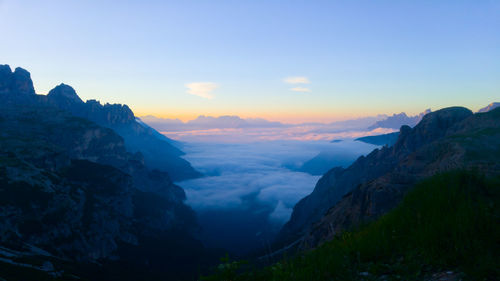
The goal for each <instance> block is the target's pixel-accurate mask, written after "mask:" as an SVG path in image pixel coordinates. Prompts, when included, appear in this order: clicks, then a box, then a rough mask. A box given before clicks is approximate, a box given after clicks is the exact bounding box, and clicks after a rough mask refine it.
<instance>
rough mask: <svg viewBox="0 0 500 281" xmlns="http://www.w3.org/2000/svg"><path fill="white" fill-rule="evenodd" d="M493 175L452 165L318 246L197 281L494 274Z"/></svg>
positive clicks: (498, 193)
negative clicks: (261, 266)
mask: <svg viewBox="0 0 500 281" xmlns="http://www.w3.org/2000/svg"><path fill="white" fill-rule="evenodd" d="M499 204H500V177H496V178H489V179H485V178H484V177H481V176H479V175H478V174H477V173H474V172H465V171H455V172H448V173H445V174H439V175H435V176H433V177H431V178H429V179H427V180H424V181H422V182H419V183H418V184H417V185H416V186H414V188H413V189H412V190H411V191H410V192H409V193H408V194H407V195H406V196H405V197H404V199H403V200H402V202H401V204H399V205H398V206H397V207H396V208H395V209H393V210H392V211H390V212H389V213H387V214H386V215H384V216H382V217H381V218H379V219H378V220H377V221H375V222H372V223H369V224H367V225H364V226H358V227H356V228H353V229H351V231H344V232H342V233H341V234H339V235H337V236H335V237H334V238H333V239H332V240H330V241H329V242H326V243H324V244H322V245H321V246H319V247H318V248H316V249H314V250H311V251H308V252H305V253H303V254H302V255H299V256H297V257H295V258H292V259H283V260H281V261H280V262H278V263H275V264H273V265H272V266H269V267H266V268H264V269H258V270H254V269H251V267H248V266H247V265H245V264H243V263H240V262H233V263H230V262H228V263H225V264H223V265H221V266H219V267H218V270H217V271H216V273H215V274H214V275H212V276H209V277H207V278H206V279H205V280H252V281H253V280H296V281H299V280H304V281H314V280H318V281H320V280H419V281H420V280H432V281H437V280H499V278H500V270H499V269H500V256H499V253H500V245H499V244H498V237H500V225H499V224H498V217H499V216H500V211H499V210H500V209H499Z"/></svg>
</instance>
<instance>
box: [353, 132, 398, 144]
mask: <svg viewBox="0 0 500 281" xmlns="http://www.w3.org/2000/svg"><path fill="white" fill-rule="evenodd" d="M398 136H399V132H394V133H389V134H383V135H376V136H366V137H361V138H357V139H355V140H357V141H362V142H365V143H369V144H374V145H387V146H392V145H394V144H395V143H396V141H397V140H398Z"/></svg>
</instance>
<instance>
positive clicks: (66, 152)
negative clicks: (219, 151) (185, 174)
mask: <svg viewBox="0 0 500 281" xmlns="http://www.w3.org/2000/svg"><path fill="white" fill-rule="evenodd" d="M16 73H17V74H12V73H10V72H9V73H8V75H10V78H9V79H2V78H5V77H0V97H2V98H3V99H2V100H0V279H2V280H44V279H45V280H51V279H53V278H59V279H60V280H71V279H75V278H76V277H78V278H83V280H158V279H163V280H177V279H191V278H196V276H197V274H198V272H199V270H202V269H203V267H204V265H206V264H207V261H209V260H212V257H209V256H208V253H207V251H206V250H205V249H204V248H203V246H202V245H201V243H200V242H198V241H197V240H196V239H194V238H193V236H195V234H196V231H197V229H198V226H197V224H196V220H195V214H194V212H193V211H192V210H191V208H189V207H188V206H187V205H185V204H184V201H185V193H184V191H183V190H182V188H180V187H179V186H177V185H175V184H173V182H172V181H171V179H170V177H169V175H168V174H167V173H166V172H162V171H158V170H152V169H150V168H149V167H148V166H147V165H146V164H145V161H144V158H143V157H142V155H141V154H140V153H130V152H129V151H128V150H127V147H126V143H125V142H124V140H123V138H122V137H121V136H120V135H118V134H117V133H116V132H115V131H113V130H111V129H109V128H106V127H103V126H100V125H98V124H96V123H94V122H92V121H89V120H87V119H84V118H80V117H76V116H74V115H73V114H71V113H70V112H68V111H65V110H62V109H60V108H58V107H55V106H53V105H50V104H48V103H43V102H40V101H39V100H40V99H41V97H40V96H38V95H36V94H35V93H34V91H33V87H32V84H31V79H29V73H27V72H25V71H23V70H20V69H18V70H16ZM4 74H5V73H4ZM6 81H7V82H6ZM42 98H43V97H42ZM110 116H113V115H110ZM75 276H76V277H75ZM76 279H77V278H76Z"/></svg>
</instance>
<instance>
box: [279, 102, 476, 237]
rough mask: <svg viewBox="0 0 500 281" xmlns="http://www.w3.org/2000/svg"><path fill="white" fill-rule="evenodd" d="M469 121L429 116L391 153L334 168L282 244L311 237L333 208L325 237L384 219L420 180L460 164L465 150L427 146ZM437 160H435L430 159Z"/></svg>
mask: <svg viewBox="0 0 500 281" xmlns="http://www.w3.org/2000/svg"><path fill="white" fill-rule="evenodd" d="M471 116H472V112H471V111H470V110H468V109H466V108H462V107H451V108H445V109H442V110H438V111H436V112H433V113H428V114H426V115H425V116H424V117H423V119H422V121H420V123H418V124H417V125H416V126H415V127H414V128H413V129H412V128H411V127H409V126H402V127H401V129H400V133H399V136H398V140H397V141H396V143H395V144H394V145H393V146H392V147H383V148H382V149H375V150H374V151H373V152H371V153H370V154H369V155H367V156H366V157H363V156H361V157H360V158H359V159H358V160H356V161H355V162H354V163H353V164H352V165H351V166H349V167H348V168H346V169H339V168H335V169H332V170H331V171H329V172H327V173H326V174H325V175H324V176H323V177H322V178H321V179H320V180H319V181H318V183H317V185H316V187H315V189H314V191H313V192H312V193H311V194H310V195H308V196H306V197H305V198H303V199H302V200H300V201H299V203H297V205H296V206H295V207H294V210H293V213H292V216H291V219H290V221H289V222H287V223H286V224H285V226H284V227H283V229H282V230H281V232H280V235H279V237H278V241H279V243H280V244H281V245H284V244H288V243H292V242H294V241H296V240H297V239H302V238H303V237H304V235H310V234H307V233H310V232H311V231H312V229H318V226H317V225H314V224H315V223H316V222H318V221H319V220H321V219H322V218H324V217H323V216H324V215H325V213H326V212H327V211H328V210H330V209H331V208H332V207H335V208H337V209H335V211H332V210H331V212H333V213H335V214H336V215H335V217H336V218H337V220H334V221H332V220H328V223H327V224H324V226H325V227H326V228H322V229H326V230H325V231H327V233H335V232H337V231H338V230H339V229H344V228H345V227H347V226H348V225H352V224H353V223H357V222H359V221H360V220H361V218H362V217H363V216H364V215H360V214H367V213H369V214H372V215H373V216H376V215H379V214H381V213H384V212H386V211H387V210H388V209H390V208H392V207H393V206H394V204H397V202H399V201H398V200H399V198H401V196H402V195H403V194H404V193H405V191H406V189H407V188H409V187H410V186H411V185H412V184H413V183H415V181H416V180H418V179H420V178H422V177H423V176H425V175H431V174H432V173H433V171H437V170H449V169H452V168H456V167H459V166H460V163H462V162H463V159H462V158H460V157H462V156H463V149H462V150H461V149H460V148H457V147H455V146H453V145H451V144H447V145H446V149H445V148H438V147H434V146H433V147H427V146H428V145H430V144H431V143H433V142H436V141H438V140H441V139H443V138H445V136H446V135H447V134H448V132H449V131H450V130H452V128H454V126H456V125H457V124H459V123H460V122H462V121H464V120H466V119H468V118H469V117H471ZM443 145H444V144H443ZM425 147H427V148H425ZM424 148H425V149H428V151H425V150H424ZM422 151H425V152H422ZM445 152H446V153H445ZM461 155H462V156H461ZM434 156H435V157H437V159H431V158H432V157H434ZM431 163H432V165H431ZM396 171H397V172H396ZM389 183H390V184H389ZM364 186H370V187H371V188H370V190H372V189H373V190H377V192H375V193H373V194H372V195H373V196H374V197H373V198H377V200H374V199H373V198H372V197H367V195H366V194H363V192H366V190H365V189H364V188H363V189H361V190H360V188H361V187H364ZM358 190H360V191H358ZM347 194H350V195H349V198H350V199H346V198H343V197H344V196H346V195H347ZM349 200H354V201H356V202H357V205H356V206H354V204H348V201H349ZM347 206H350V207H347ZM368 206H369V207H368ZM356 210H357V211H356ZM329 212H330V211H329ZM346 212H349V214H348V213H346ZM356 212H357V213H356ZM333 213H332V214H333ZM340 214H342V215H340ZM372 215H370V216H372ZM330 223H331V225H330ZM322 225H323V224H322ZM319 236H321V235H319ZM319 240H321V239H319ZM319 240H318V239H316V238H314V239H309V242H308V243H309V244H310V245H316V244H317V241H319Z"/></svg>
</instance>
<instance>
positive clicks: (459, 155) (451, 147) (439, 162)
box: [294, 108, 500, 249]
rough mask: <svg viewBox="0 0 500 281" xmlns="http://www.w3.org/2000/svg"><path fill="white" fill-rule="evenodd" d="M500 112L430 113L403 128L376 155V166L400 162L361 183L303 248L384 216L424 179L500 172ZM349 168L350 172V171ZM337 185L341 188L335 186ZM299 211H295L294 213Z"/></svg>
mask: <svg viewBox="0 0 500 281" xmlns="http://www.w3.org/2000/svg"><path fill="white" fill-rule="evenodd" d="M498 155H500V109H498V110H494V111H491V112H489V113H488V114H476V115H472V113H471V112H470V111H469V110H467V109H464V108H447V109H443V110H440V111H436V112H434V113H431V114H428V115H427V116H426V117H424V118H423V120H422V121H421V122H420V123H419V124H418V125H417V126H416V127H415V128H413V129H411V131H408V129H404V128H402V130H401V133H400V137H399V139H398V141H397V142H396V144H395V145H394V147H393V149H392V152H390V153H389V152H386V153H383V154H381V155H380V156H381V157H380V158H378V159H377V160H374V159H375V157H374V156H372V154H370V155H369V156H368V157H367V158H369V159H370V160H373V162H372V161H370V162H371V163H372V164H371V165H370V166H369V167H367V168H365V170H364V171H361V173H362V174H361V175H363V173H365V174H366V173H369V172H370V171H371V170H372V169H373V167H377V166H379V165H384V163H387V161H388V159H394V160H395V161H394V162H393V165H392V166H388V167H389V168H388V170H387V171H386V172H385V173H382V174H379V175H378V176H376V177H374V178H372V179H370V180H362V181H359V184H358V185H357V186H356V187H355V188H354V189H353V190H351V191H350V192H349V193H347V194H345V196H344V197H343V198H342V199H341V200H340V201H338V202H336V203H334V204H332V205H331V208H330V209H329V210H328V211H327V212H326V213H324V215H323V216H322V217H321V218H320V219H319V221H317V222H316V223H313V224H312V226H310V227H309V231H308V233H307V234H306V235H305V236H303V237H304V238H303V241H304V242H303V244H302V248H304V249H307V248H309V247H315V246H317V245H319V244H321V243H323V242H324V241H327V240H329V239H332V238H333V237H334V236H335V235H336V234H337V233H341V232H342V231H343V230H345V229H348V228H350V227H352V226H353V225H357V224H359V223H362V222H367V221H371V220H374V219H376V218H378V217H379V216H381V215H383V214H385V213H387V212H388V211H390V210H391V209H392V208H394V207H395V206H397V204H398V203H399V202H400V201H401V200H402V198H403V197H404V195H405V194H406V192H407V191H408V190H409V189H410V188H411V187H412V186H413V185H414V184H415V183H416V182H417V181H419V180H421V179H424V178H426V177H429V176H432V175H434V174H437V173H441V172H446V171H450V170H456V169H480V170H481V172H482V173H484V174H486V175H494V174H497V173H499V172H500V160H499V159H500V158H498ZM348 169H349V168H348ZM333 187H336V186H335V185H334V186H333ZM294 211H295V209H294Z"/></svg>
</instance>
